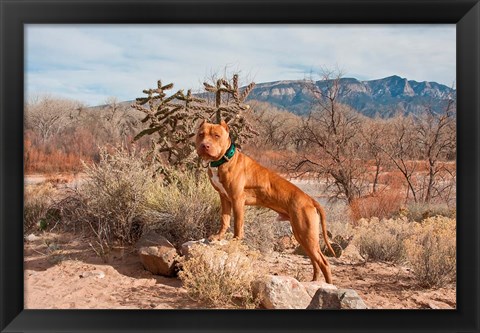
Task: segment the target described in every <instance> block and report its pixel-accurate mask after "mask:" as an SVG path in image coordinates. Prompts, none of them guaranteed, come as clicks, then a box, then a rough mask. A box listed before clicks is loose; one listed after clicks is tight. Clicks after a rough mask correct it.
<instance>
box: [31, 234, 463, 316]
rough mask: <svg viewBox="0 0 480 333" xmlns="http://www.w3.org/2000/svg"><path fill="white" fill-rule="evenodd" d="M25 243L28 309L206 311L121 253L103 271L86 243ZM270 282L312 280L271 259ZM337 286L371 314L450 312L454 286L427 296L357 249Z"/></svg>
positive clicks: (282, 259)
mask: <svg viewBox="0 0 480 333" xmlns="http://www.w3.org/2000/svg"><path fill="white" fill-rule="evenodd" d="M36 236H37V237H32V236H31V237H29V240H25V251H24V268H25V308H26V309H187V308H206V306H205V305H204V304H202V303H199V302H196V301H194V300H192V299H191V298H190V297H189V296H188V295H187V292H186V290H185V289H184V288H182V285H181V281H180V280H178V279H176V278H165V277H161V276H155V275H152V274H151V273H150V272H148V271H146V270H144V269H143V267H142V265H141V263H140V262H139V259H138V257H137V255H136V253H135V252H134V251H133V250H132V249H129V248H123V249H116V250H115V251H114V252H112V253H111V254H110V258H109V260H108V261H107V262H106V263H105V262H104V261H103V259H101V258H100V257H99V256H98V255H97V254H96V253H95V252H94V251H93V250H92V248H91V247H90V246H89V239H87V238H81V237H79V236H78V235H72V234H68V233H63V234H55V233H43V234H36ZM262 260H263V261H264V263H265V265H264V267H265V269H266V270H267V271H268V272H269V273H270V274H278V275H290V276H293V277H295V278H297V279H299V280H301V281H308V280H309V279H310V278H311V274H312V267H311V265H310V261H309V259H308V258H306V257H303V256H300V255H295V254H292V253H278V252H273V253H271V254H270V255H267V256H265V257H264V258H263V259H262ZM330 262H331V264H332V271H333V276H334V284H335V285H337V286H338V287H343V288H351V289H354V290H356V291H357V293H358V294H359V295H360V296H361V297H362V298H363V299H364V301H365V303H366V304H367V306H369V308H372V309H452V308H455V306H456V293H455V285H450V286H448V287H446V288H441V289H429V290H424V289H421V288H418V287H415V286H414V282H413V278H412V275H411V272H409V271H408V270H407V269H405V268H403V267H399V266H394V265H391V264H388V263H366V264H365V263H362V261H361V259H360V258H359V257H358V253H356V250H355V248H354V247H353V246H352V245H351V246H349V247H347V249H346V250H345V252H344V254H343V255H342V257H341V258H339V259H330Z"/></svg>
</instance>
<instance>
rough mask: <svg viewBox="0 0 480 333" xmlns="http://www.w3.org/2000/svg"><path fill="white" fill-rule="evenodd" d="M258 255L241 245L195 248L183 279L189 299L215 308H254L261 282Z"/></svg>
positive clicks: (181, 275) (190, 252)
mask: <svg viewBox="0 0 480 333" xmlns="http://www.w3.org/2000/svg"><path fill="white" fill-rule="evenodd" d="M257 255H258V254H257V253H255V252H252V251H250V250H248V248H247V247H246V246H245V245H242V244H241V242H238V241H231V242H229V243H228V244H227V245H224V246H221V245H209V246H201V245H195V246H193V247H192V248H191V250H190V251H189V256H188V259H184V260H183V261H182V263H181V265H182V270H181V272H180V273H179V277H180V279H181V280H182V282H183V285H184V287H185V289H187V291H188V293H189V295H190V296H191V297H192V298H194V299H196V300H200V301H203V302H205V303H206V304H208V305H212V306H215V307H221V306H226V307H243V308H254V307H256V306H257V303H258V302H257V301H256V300H255V298H254V297H253V293H252V282H253V281H254V280H255V278H257V273H256V272H257V269H256V267H255V260H256V257H257Z"/></svg>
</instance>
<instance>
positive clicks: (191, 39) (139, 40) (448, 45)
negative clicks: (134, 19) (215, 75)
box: [26, 25, 455, 105]
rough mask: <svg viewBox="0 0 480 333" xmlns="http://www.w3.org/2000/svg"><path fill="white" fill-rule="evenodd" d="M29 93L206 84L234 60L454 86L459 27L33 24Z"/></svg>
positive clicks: (266, 73)
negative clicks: (167, 82)
mask: <svg viewBox="0 0 480 333" xmlns="http://www.w3.org/2000/svg"><path fill="white" fill-rule="evenodd" d="M26 31H27V33H26V37H27V38H26V84H27V87H26V88H27V92H28V93H38V92H41V91H44V92H50V93H54V94H57V95H61V96H64V97H70V98H74V99H80V100H84V101H85V102H87V103H88V104H91V105H94V104H99V103H102V102H103V101H104V99H105V98H107V97H108V96H117V97H118V98H119V99H121V100H127V99H133V98H135V97H137V96H139V95H141V91H142V90H143V89H145V88H147V87H153V86H155V84H156V80H157V79H163V80H164V81H165V82H166V81H169V82H174V83H175V84H176V88H185V89H188V88H194V89H195V88H199V87H200V84H201V81H202V80H203V79H204V78H205V77H207V76H208V75H209V74H210V73H211V72H212V71H223V69H224V68H225V66H227V67H229V68H231V69H232V70H241V71H242V74H243V75H247V76H248V77H249V78H252V79H254V80H256V81H257V82H265V81H275V80H281V79H301V78H303V77H304V76H305V75H306V74H308V71H309V70H314V71H315V70H318V69H319V68H320V67H321V66H327V67H330V68H332V67H336V66H338V67H340V68H343V69H344V70H345V74H346V76H353V77H357V78H359V79H376V78H381V77H385V76H389V75H393V74H397V75H400V76H403V77H407V78H408V79H414V80H417V81H423V80H427V81H437V82H440V83H444V84H447V85H450V84H451V83H452V82H453V81H454V80H455V26H454V25H421V26H419V25H412V26H406V25H388V26H387V25H375V26H374V25H355V26H353V25H340V26H339V25H261V26H260V25H135V26H132V25H124V26H118V25H116V26H112V25H110V26H109V25H29V26H27V30H26Z"/></svg>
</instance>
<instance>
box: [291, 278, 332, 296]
mask: <svg viewBox="0 0 480 333" xmlns="http://www.w3.org/2000/svg"><path fill="white" fill-rule="evenodd" d="M300 283H301V284H302V285H303V286H304V287H305V290H306V291H307V293H308V295H309V296H310V297H313V296H315V293H316V292H317V290H318V289H329V290H336V289H338V288H337V287H336V286H334V285H333V284H330V283H326V282H321V281H310V282H300Z"/></svg>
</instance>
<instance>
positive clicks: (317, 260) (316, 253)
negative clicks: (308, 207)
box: [292, 210, 332, 283]
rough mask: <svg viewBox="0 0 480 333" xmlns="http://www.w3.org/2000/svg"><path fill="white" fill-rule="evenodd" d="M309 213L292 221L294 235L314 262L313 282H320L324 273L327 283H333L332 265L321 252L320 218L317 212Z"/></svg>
mask: <svg viewBox="0 0 480 333" xmlns="http://www.w3.org/2000/svg"><path fill="white" fill-rule="evenodd" d="M309 213H310V214H307V213H305V214H302V215H303V216H295V218H293V219H292V228H293V233H294V236H295V238H296V239H297V241H298V242H299V243H300V245H301V246H302V247H303V249H304V250H305V252H306V254H307V255H308V257H309V258H310V260H311V262H312V265H313V281H318V280H320V272H322V273H323V276H324V277H325V281H326V282H327V283H332V272H331V269H330V264H329V262H328V260H327V258H325V256H324V255H323V253H322V252H321V251H320V244H319V240H320V236H319V225H318V219H319V217H318V215H317V213H316V211H313V210H312V212H309Z"/></svg>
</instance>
